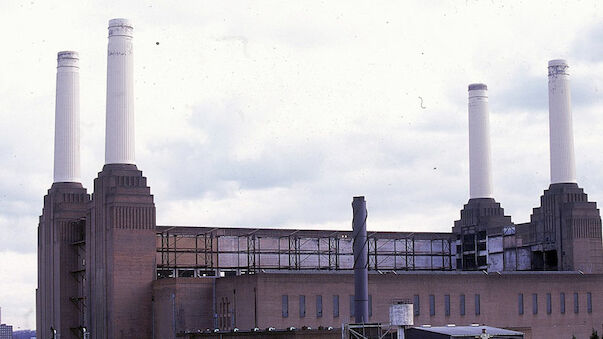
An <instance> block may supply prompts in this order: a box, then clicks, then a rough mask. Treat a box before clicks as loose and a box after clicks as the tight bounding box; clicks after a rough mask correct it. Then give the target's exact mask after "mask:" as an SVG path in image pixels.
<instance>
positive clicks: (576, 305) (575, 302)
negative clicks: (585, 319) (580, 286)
mask: <svg viewBox="0 0 603 339" xmlns="http://www.w3.org/2000/svg"><path fill="white" fill-rule="evenodd" d="M578 306H579V305H578V293H574V313H578V312H580V308H579V307H578Z"/></svg>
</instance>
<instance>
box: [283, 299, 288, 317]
mask: <svg viewBox="0 0 603 339" xmlns="http://www.w3.org/2000/svg"><path fill="white" fill-rule="evenodd" d="M282 304H283V310H282V312H283V318H287V317H288V316H289V296H288V295H283V297H282Z"/></svg>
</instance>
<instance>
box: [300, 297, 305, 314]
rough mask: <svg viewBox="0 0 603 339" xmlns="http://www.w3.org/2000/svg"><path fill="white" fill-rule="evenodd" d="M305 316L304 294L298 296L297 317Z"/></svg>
mask: <svg viewBox="0 0 603 339" xmlns="http://www.w3.org/2000/svg"><path fill="white" fill-rule="evenodd" d="M305 316H306V296H305V295H300V296H299V317H300V318H303V317H305Z"/></svg>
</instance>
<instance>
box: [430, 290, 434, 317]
mask: <svg viewBox="0 0 603 339" xmlns="http://www.w3.org/2000/svg"><path fill="white" fill-rule="evenodd" d="M429 315H430V316H434V315H435V296H434V295H433V294H430V295H429Z"/></svg>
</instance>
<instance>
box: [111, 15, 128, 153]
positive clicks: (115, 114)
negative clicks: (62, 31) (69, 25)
mask: <svg viewBox="0 0 603 339" xmlns="http://www.w3.org/2000/svg"><path fill="white" fill-rule="evenodd" d="M132 33H133V28H132V25H131V24H130V21H129V20H127V19H113V20H110V21H109V47H108V53H107V120H106V129H105V164H134V162H135V161H134V80H133V74H132V73H133V62H132V58H133V56H132Z"/></svg>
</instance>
